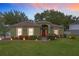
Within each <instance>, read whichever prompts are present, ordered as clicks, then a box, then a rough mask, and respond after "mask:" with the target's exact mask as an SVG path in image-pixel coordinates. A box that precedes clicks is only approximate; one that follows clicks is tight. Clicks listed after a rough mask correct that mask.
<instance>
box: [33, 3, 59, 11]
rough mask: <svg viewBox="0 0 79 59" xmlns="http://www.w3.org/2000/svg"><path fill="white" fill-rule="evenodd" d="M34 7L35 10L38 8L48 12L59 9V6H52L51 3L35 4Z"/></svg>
mask: <svg viewBox="0 0 79 59" xmlns="http://www.w3.org/2000/svg"><path fill="white" fill-rule="evenodd" d="M32 6H33V7H34V8H37V9H48V10H50V9H57V7H58V6H59V5H57V4H51V3H34V4H32Z"/></svg>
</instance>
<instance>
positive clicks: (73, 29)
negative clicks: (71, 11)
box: [69, 24, 79, 35]
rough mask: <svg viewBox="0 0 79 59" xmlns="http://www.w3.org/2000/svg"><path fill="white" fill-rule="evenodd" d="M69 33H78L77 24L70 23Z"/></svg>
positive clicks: (78, 26)
mask: <svg viewBox="0 0 79 59" xmlns="http://www.w3.org/2000/svg"><path fill="white" fill-rule="evenodd" d="M69 33H70V34H74V35H79V24H70V25H69Z"/></svg>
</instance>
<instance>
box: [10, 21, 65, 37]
mask: <svg viewBox="0 0 79 59" xmlns="http://www.w3.org/2000/svg"><path fill="white" fill-rule="evenodd" d="M63 32H64V28H63V26H60V25H56V24H52V23H50V22H47V21H37V22H33V21H24V22H20V23H17V24H14V25H11V26H10V33H11V36H15V37H18V36H21V35H24V36H44V37H46V36H48V35H53V34H55V35H59V36H60V35H63Z"/></svg>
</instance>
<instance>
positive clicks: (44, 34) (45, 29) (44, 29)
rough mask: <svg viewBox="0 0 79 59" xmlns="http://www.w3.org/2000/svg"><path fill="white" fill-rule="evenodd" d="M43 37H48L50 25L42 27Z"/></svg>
mask: <svg viewBox="0 0 79 59" xmlns="http://www.w3.org/2000/svg"><path fill="white" fill-rule="evenodd" d="M41 35H42V36H43V37H46V36H47V35H48V25H42V28H41Z"/></svg>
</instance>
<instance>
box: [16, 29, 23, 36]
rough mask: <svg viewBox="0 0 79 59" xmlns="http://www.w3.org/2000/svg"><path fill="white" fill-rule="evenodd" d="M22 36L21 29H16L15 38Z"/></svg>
mask: <svg viewBox="0 0 79 59" xmlns="http://www.w3.org/2000/svg"><path fill="white" fill-rule="evenodd" d="M20 35H22V28H17V36H20Z"/></svg>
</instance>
